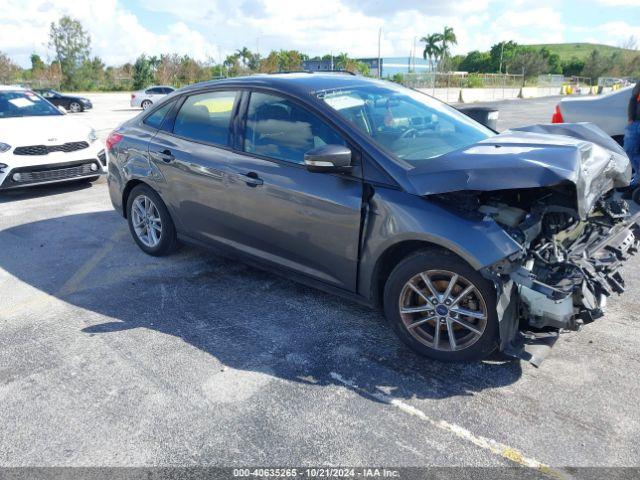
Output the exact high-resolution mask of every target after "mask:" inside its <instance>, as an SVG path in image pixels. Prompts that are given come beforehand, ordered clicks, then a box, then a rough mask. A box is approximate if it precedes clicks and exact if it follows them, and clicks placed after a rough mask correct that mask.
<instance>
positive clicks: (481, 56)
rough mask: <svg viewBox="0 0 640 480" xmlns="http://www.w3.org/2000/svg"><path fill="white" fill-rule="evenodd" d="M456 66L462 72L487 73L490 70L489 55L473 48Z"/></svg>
mask: <svg viewBox="0 0 640 480" xmlns="http://www.w3.org/2000/svg"><path fill="white" fill-rule="evenodd" d="M458 68H459V69H460V70H462V71H464V72H476V73H487V72H489V71H490V70H491V55H490V54H489V52H479V51H478V50H474V51H472V52H469V53H468V54H467V56H466V57H465V58H464V60H462V62H460V65H459V67H458Z"/></svg>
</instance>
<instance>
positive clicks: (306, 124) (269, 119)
mask: <svg viewBox="0 0 640 480" xmlns="http://www.w3.org/2000/svg"><path fill="white" fill-rule="evenodd" d="M327 144H332V145H345V142H344V140H343V139H342V137H341V136H340V135H339V134H338V133H336V132H335V130H333V128H331V127H330V126H329V125H327V124H326V123H325V122H324V121H323V120H321V119H320V118H318V117H317V116H316V115H314V114H313V113H311V112H310V111H308V110H307V109H305V108H303V107H301V106H299V105H297V104H296V103H294V102H291V101H289V100H287V99H286V98H282V97H278V96H275V95H268V94H265V93H257V92H253V93H251V98H250V100H249V111H248V112H247V126H246V131H245V139H244V150H245V151H246V152H248V153H254V154H257V155H264V156H265V157H270V158H274V159H277V160H283V161H285V162H291V163H299V164H303V163H304V154H305V153H306V152H308V151H309V150H311V149H314V148H317V147H321V146H323V145H327Z"/></svg>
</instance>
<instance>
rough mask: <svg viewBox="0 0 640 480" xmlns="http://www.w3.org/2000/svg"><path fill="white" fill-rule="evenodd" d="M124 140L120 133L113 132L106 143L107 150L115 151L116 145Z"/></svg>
mask: <svg viewBox="0 0 640 480" xmlns="http://www.w3.org/2000/svg"><path fill="white" fill-rule="evenodd" d="M122 138H123V137H122V135H120V134H119V133H118V132H111V133H110V134H109V136H108V137H107V141H106V142H105V144H106V146H107V150H109V151H110V150H113V147H115V146H116V144H117V143H119V142H120V141H121V140H122Z"/></svg>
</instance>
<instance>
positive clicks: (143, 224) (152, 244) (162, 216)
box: [127, 185, 178, 256]
mask: <svg viewBox="0 0 640 480" xmlns="http://www.w3.org/2000/svg"><path fill="white" fill-rule="evenodd" d="M127 221H128V223H129V230H130V231H131V235H132V236H133V239H134V240H135V242H136V243H137V244H138V246H139V247H140V248H141V249H142V250H143V251H144V252H145V253H148V254H149V255H154V256H162V255H168V254H169V253H171V252H172V251H174V250H175V249H176V247H177V244H178V240H177V236H176V228H175V226H174V224H173V220H172V219H171V215H170V214H169V210H167V207H166V205H165V204H164V202H163V201H162V199H161V198H160V195H158V194H157V193H156V192H155V191H153V189H152V188H151V187H149V186H147V185H137V186H136V187H134V188H133V190H132V191H131V193H130V194H129V198H128V200H127Z"/></svg>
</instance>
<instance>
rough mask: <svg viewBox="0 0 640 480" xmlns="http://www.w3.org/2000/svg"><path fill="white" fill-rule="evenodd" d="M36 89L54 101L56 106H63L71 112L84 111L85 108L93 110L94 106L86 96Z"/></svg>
mask: <svg viewBox="0 0 640 480" xmlns="http://www.w3.org/2000/svg"><path fill="white" fill-rule="evenodd" d="M35 91H36V92H37V93H39V94H40V95H41V96H42V97H44V98H46V99H47V100H49V101H50V102H51V103H53V104H54V105H55V106H56V107H62V108H64V109H65V110H67V111H69V112H73V113H78V112H84V111H85V110H91V109H92V108H93V104H92V103H91V100H89V99H88V98H85V97H78V96H75V95H65V94H64V93H60V92H57V91H55V90H51V89H48V90H35Z"/></svg>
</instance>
